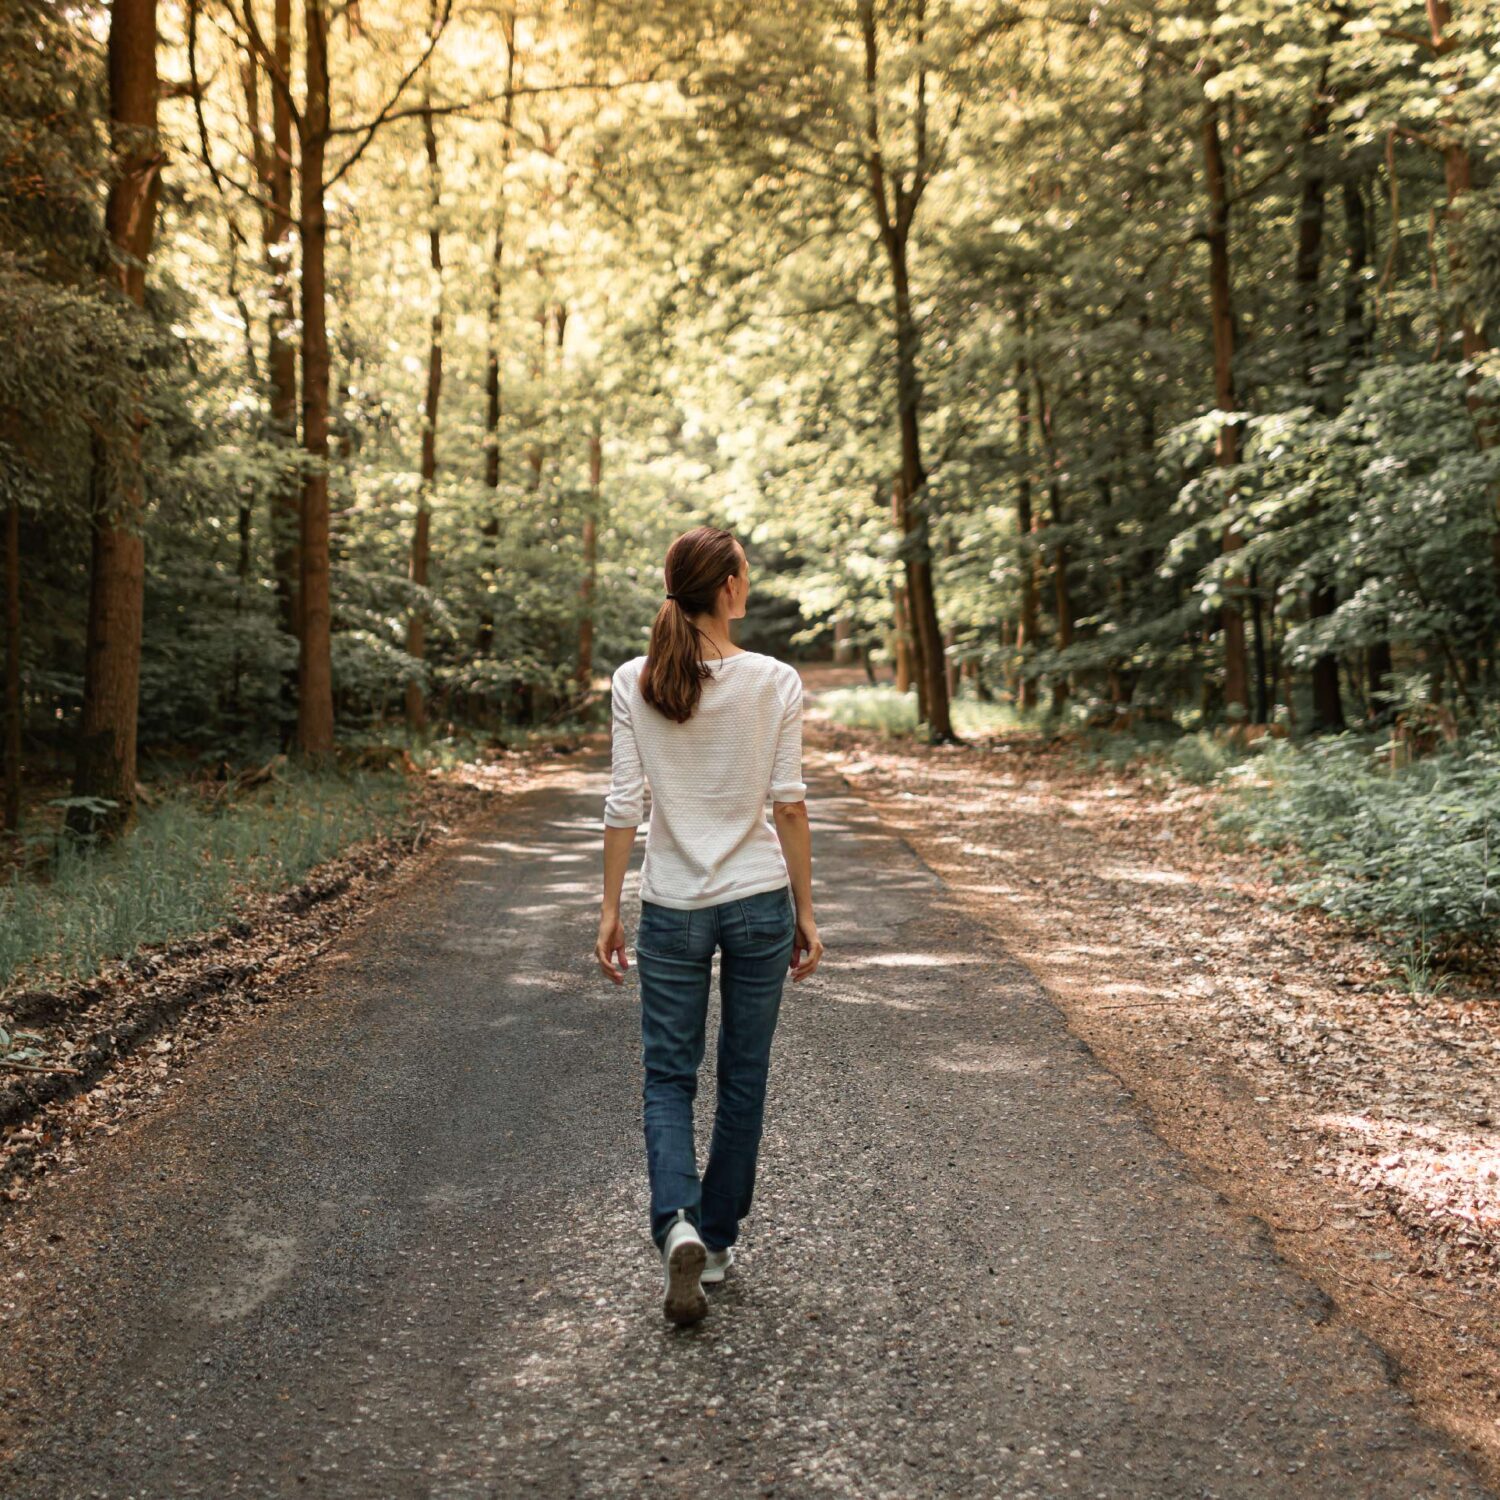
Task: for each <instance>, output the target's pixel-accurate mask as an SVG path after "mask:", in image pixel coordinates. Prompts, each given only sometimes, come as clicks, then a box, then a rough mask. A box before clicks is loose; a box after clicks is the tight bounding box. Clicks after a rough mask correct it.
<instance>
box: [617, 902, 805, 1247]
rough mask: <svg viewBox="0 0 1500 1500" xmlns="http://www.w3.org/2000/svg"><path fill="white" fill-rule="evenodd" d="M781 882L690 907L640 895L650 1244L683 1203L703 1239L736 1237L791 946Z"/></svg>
mask: <svg viewBox="0 0 1500 1500" xmlns="http://www.w3.org/2000/svg"><path fill="white" fill-rule="evenodd" d="M795 931H796V919H795V915H794V913H793V910H792V893H791V887H790V886H785V885H784V886H781V887H779V888H778V889H777V890H774V891H761V892H759V893H757V894H756V895H753V896H741V897H739V898H737V899H736V900H733V901H723V902H720V903H719V904H718V905H716V906H700V907H697V908H695V909H694V910H691V911H686V910H679V909H677V908H676V907H670V906H658V905H657V904H656V903H655V902H654V901H644V900H643V901H642V902H641V925H640V929H639V931H638V933H637V936H636V947H635V953H636V969H637V972H638V974H639V976H640V987H641V1053H642V1059H643V1061H644V1062H645V1066H646V1082H645V1087H644V1089H643V1090H642V1097H643V1100H644V1103H645V1111H644V1115H645V1127H646V1168H647V1171H648V1172H649V1174H650V1178H651V1238H652V1239H653V1240H655V1241H656V1244H657V1247H658V1249H659V1248H660V1247H661V1245H662V1242H663V1241H664V1240H665V1239H666V1234H667V1227H668V1225H669V1224H670V1223H671V1221H672V1220H673V1219H675V1218H676V1217H677V1210H678V1209H685V1210H686V1212H687V1217H688V1218H689V1219H690V1220H691V1221H692V1222H693V1224H695V1225H696V1226H697V1229H698V1233H699V1234H700V1235H702V1237H703V1242H704V1244H706V1245H707V1246H708V1248H709V1249H710V1250H722V1249H724V1247H725V1246H727V1245H732V1244H733V1243H734V1242H735V1240H736V1239H737V1238H738V1237H739V1226H740V1220H741V1219H743V1218H744V1217H745V1215H746V1214H747V1213H749V1211H750V1199H751V1195H752V1193H753V1191H754V1188H755V1160H756V1156H757V1154H758V1153H759V1150H760V1135H761V1121H762V1118H763V1115H764V1110H765V1098H766V1075H767V1073H768V1071H769V1069H770V1065H771V1036H772V1034H773V1033H774V1031H775V1030H776V1017H777V1014H778V1012H779V1011H780V1009H781V988H782V984H783V982H784V981H785V979H786V974H787V968H788V966H789V964H790V962H791V956H792V938H793V934H794V933H795ZM715 948H718V949H719V950H720V951H721V957H720V960H719V1000H720V1017H719V1062H718V1071H719V1098H718V1107H717V1109H716V1110H715V1112H714V1130H713V1140H712V1143H711V1145H710V1147H709V1154H708V1165H707V1167H706V1168H705V1169H704V1173H703V1180H702V1182H701V1183H700V1182H699V1180H698V1160H697V1155H696V1153H695V1151H694V1147H693V1100H694V1098H695V1097H696V1095H697V1092H698V1067H699V1065H700V1064H701V1063H702V1061H703V1033H704V1022H705V1019H706V1017H707V1015H708V991H709V981H710V978H711V975H712V965H713V956H714V949H715Z"/></svg>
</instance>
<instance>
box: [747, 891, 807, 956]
mask: <svg viewBox="0 0 1500 1500" xmlns="http://www.w3.org/2000/svg"><path fill="white" fill-rule="evenodd" d="M740 909H741V911H742V912H743V914H744V917H745V931H746V932H747V933H749V935H750V936H751V937H752V938H754V939H756V940H757V941H759V942H766V943H776V942H784V941H785V940H786V939H787V938H789V937H791V935H792V933H793V931H794V930H795V928H796V925H797V921H796V914H795V913H794V912H793V910H792V892H791V887H790V886H785V885H783V886H778V887H777V889H776V890H774V891H758V892H757V893H756V894H755V895H753V896H745V897H742V898H741V901H740Z"/></svg>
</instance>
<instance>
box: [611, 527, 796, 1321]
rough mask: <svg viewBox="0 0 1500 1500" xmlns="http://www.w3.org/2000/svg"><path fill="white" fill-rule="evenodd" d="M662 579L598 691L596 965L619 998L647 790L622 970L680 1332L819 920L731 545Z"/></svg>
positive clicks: (660, 1242) (739, 1193)
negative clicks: (747, 636)
mask: <svg viewBox="0 0 1500 1500" xmlns="http://www.w3.org/2000/svg"><path fill="white" fill-rule="evenodd" d="M666 580H667V597H666V600H665V602H664V603H663V604H662V607H661V609H660V610H659V611H658V612H657V616H656V622H655V624H653V626H652V627H651V641H650V648H649V650H648V651H647V654H646V655H645V656H637V657H635V658H633V659H632V660H630V661H628V662H626V663H625V664H624V665H623V666H621V667H619V668H618V669H617V670H616V672H615V674H614V679H613V684H612V688H611V702H612V716H613V726H612V749H613V764H612V770H611V778H610V788H609V792H608V795H607V796H606V797H605V801H604V827H605V832H604V904H603V908H602V910H601V912H600V917H599V940H598V942H597V943H596V944H595V946H594V955H595V957H596V958H597V959H598V960H599V965H600V967H601V968H602V969H603V970H604V972H605V973H606V974H607V975H608V976H609V977H610V978H611V979H612V980H614V982H615V983H616V984H623V983H624V982H625V970H626V968H627V964H626V960H625V928H624V926H623V925H622V923H621V921H620V889H621V886H622V885H623V884H624V880H625V870H626V867H627V865H628V864H629V862H630V851H631V847H632V846H633V844H634V843H635V831H636V828H637V827H638V826H639V824H640V821H641V816H642V811H643V808H644V803H645V787H646V783H647V782H649V783H650V786H651V823H650V827H649V829H648V831H647V835H646V854H645V859H644V860H643V862H642V865H641V922H640V933H639V936H638V938H637V941H636V958H637V961H638V963H639V966H640V990H641V1044H642V1055H643V1058H644V1061H645V1067H646V1082H645V1088H644V1090H643V1096H644V1101H645V1111H644V1116H645V1130H646V1166H647V1171H648V1174H649V1176H650V1182H651V1238H652V1239H653V1240H654V1241H655V1243H656V1246H657V1248H658V1249H659V1250H660V1251H661V1253H662V1262H663V1268H664V1272H663V1274H664V1282H665V1294H664V1302H663V1311H664V1312H665V1314H666V1316H667V1317H668V1318H670V1319H671V1320H672V1321H673V1322H674V1323H679V1324H687V1323H696V1322H697V1321H698V1319H700V1318H701V1317H702V1316H703V1315H704V1313H705V1312H707V1310H708V1302H707V1299H706V1298H705V1297H704V1295H703V1285H702V1283H703V1282H716V1281H722V1280H723V1279H724V1274H725V1272H726V1271H727V1270H728V1268H729V1266H730V1264H731V1263H732V1261H733V1259H734V1252H733V1249H732V1246H733V1245H734V1242H735V1240H736V1239H737V1238H738V1236H739V1224H740V1220H741V1219H743V1218H744V1217H745V1215H746V1214H747V1213H748V1212H749V1210H750V1198H751V1192H752V1190H753V1188H754V1185H755V1162H756V1155H757V1153H758V1151H759V1149H760V1136H761V1120H762V1114H763V1109H764V1104H765V1094H766V1074H767V1071H768V1069H769V1066H770V1059H771V1036H772V1033H773V1032H774V1031H775V1029H776V1017H777V1014H778V1012H779V1010H780V1007H781V990H782V985H783V982H784V981H785V979H786V975H787V972H788V969H790V972H791V976H792V978H793V980H794V981H795V980H801V979H806V978H807V976H808V975H809V974H811V973H812V972H813V971H814V970H815V969H816V968H817V967H818V962H819V960H820V959H821V958H822V956H823V944H822V941H821V940H820V938H819V937H818V926H817V923H816V922H815V921H814V920H813V907H812V835H811V831H810V828H809V825H808V819H807V803H806V801H805V798H806V794H807V787H806V785H805V784H804V783H803V781H802V679H801V678H800V677H799V676H798V675H797V672H796V669H795V668H793V667H791V666H789V665H787V664H786V663H785V662H780V661H777V660H776V659H775V658H774V657H771V656H765V655H762V654H761V653H760V652H758V651H742V650H741V649H740V648H739V647H737V646H736V645H735V644H734V642H733V641H731V640H730V638H729V622H730V621H731V620H738V619H742V618H743V617H744V614H745V599H746V596H747V595H748V594H749V592H750V569H749V564H748V562H747V561H746V558H745V552H744V549H743V548H742V547H741V546H740V544H739V543H738V542H737V541H735V539H734V538H733V537H732V536H731V535H730V534H729V533H728V532H727V531H721V530H719V529H718V528H717V527H714V526H698V527H695V528H694V529H693V530H692V531H686V532H684V533H683V534H682V535H681V536H680V537H678V538H677V540H676V541H675V542H673V543H672V545H671V546H670V547H669V548H668V549H667V560H666ZM767 796H769V797H771V799H772V801H773V821H772V822H768V821H767V819H766V811H765V808H766V798H767ZM794 900H795V910H794V906H793V902H794ZM716 948H717V949H718V950H719V952H720V954H721V958H720V965H719V998H720V1024H719V1046H718V1072H719V1097H718V1103H717V1108H716V1110H715V1113H714V1129H713V1141H712V1145H711V1148H710V1150H709V1157H708V1164H707V1166H706V1168H705V1169H704V1172H703V1177H702V1179H701V1181H700V1179H699V1177H698V1165H697V1157H696V1155H695V1153H694V1146H693V1099H694V1096H695V1095H696V1093H697V1089H698V1067H699V1064H700V1063H701V1062H702V1061H703V1037H704V1018H705V1015H706V1013H707V1010H708V991H709V980H710V975H711V971H712V965H713V956H714V950H715V949H716Z"/></svg>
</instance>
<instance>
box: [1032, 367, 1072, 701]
mask: <svg viewBox="0 0 1500 1500" xmlns="http://www.w3.org/2000/svg"><path fill="white" fill-rule="evenodd" d="M1031 378H1032V382H1033V384H1034V385H1035V386H1036V405H1037V416H1038V418H1039V419H1040V426H1041V433H1042V447H1043V451H1044V452H1045V454H1046V458H1047V498H1048V507H1047V511H1048V520H1049V521H1050V523H1051V529H1052V530H1054V531H1056V530H1058V529H1059V528H1061V527H1062V526H1063V525H1064V524H1065V520H1066V518H1065V516H1064V514H1063V499H1062V486H1061V484H1060V483H1059V482H1058V478H1057V475H1058V472H1059V470H1060V469H1061V468H1062V460H1061V459H1060V458H1059V457H1058V453H1057V434H1056V430H1055V429H1054V427H1053V423H1052V403H1051V401H1050V400H1049V399H1048V396H1047V387H1046V385H1045V383H1044V382H1043V380H1042V376H1041V372H1040V371H1039V370H1036V369H1035V368H1033V370H1032V373H1031ZM1052 608H1053V613H1054V618H1055V620H1056V625H1057V633H1056V635H1055V636H1054V637H1053V640H1054V644H1055V645H1056V647H1057V649H1058V650H1059V651H1065V650H1067V648H1068V647H1069V646H1071V645H1072V644H1073V589H1072V583H1071V580H1070V578H1069V575H1068V546H1067V543H1066V542H1062V541H1058V542H1055V543H1054V544H1053V547H1052ZM1069 690H1070V684H1069V681H1068V674H1067V673H1066V672H1054V673H1053V674H1052V706H1051V711H1052V712H1053V713H1055V714H1056V713H1061V712H1062V710H1063V707H1064V706H1065V705H1066V703H1067V701H1068V694H1069Z"/></svg>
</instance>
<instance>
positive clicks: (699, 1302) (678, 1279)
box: [662, 1240, 708, 1328]
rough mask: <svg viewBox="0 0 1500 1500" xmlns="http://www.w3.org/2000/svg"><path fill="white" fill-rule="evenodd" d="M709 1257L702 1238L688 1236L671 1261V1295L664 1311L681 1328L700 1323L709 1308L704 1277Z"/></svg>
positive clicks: (663, 1308)
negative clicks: (704, 1287)
mask: <svg viewBox="0 0 1500 1500" xmlns="http://www.w3.org/2000/svg"><path fill="white" fill-rule="evenodd" d="M707 1259H708V1252H707V1251H706V1250H705V1249H704V1248H703V1245H702V1243H701V1241H695V1240H687V1241H685V1242H684V1243H683V1244H681V1245H678V1246H677V1248H676V1249H675V1250H673V1252H672V1258H671V1260H669V1261H668V1262H667V1295H666V1300H665V1301H664V1302H663V1303H662V1311H663V1312H664V1313H665V1314H666V1315H667V1317H668V1318H669V1319H670V1320H671V1321H672V1322H673V1323H676V1324H677V1326H678V1327H679V1328H681V1327H685V1326H686V1325H687V1324H689V1323H696V1322H697V1321H698V1320H699V1319H700V1318H701V1317H702V1316H703V1315H704V1314H705V1313H706V1312H707V1311H708V1298H707V1297H705V1296H704V1295H703V1284H702V1281H701V1279H700V1278H701V1277H702V1275H703V1265H704V1262H705V1261H706V1260H707Z"/></svg>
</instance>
